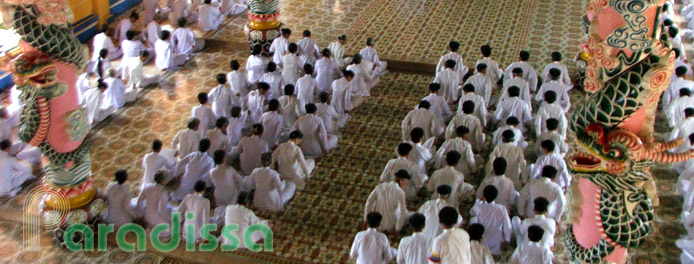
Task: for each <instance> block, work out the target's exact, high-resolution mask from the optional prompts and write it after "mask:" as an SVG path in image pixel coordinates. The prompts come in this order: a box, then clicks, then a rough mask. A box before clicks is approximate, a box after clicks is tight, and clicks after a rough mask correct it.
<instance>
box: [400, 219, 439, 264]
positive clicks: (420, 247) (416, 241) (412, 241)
mask: <svg viewBox="0 0 694 264" xmlns="http://www.w3.org/2000/svg"><path fill="white" fill-rule="evenodd" d="M437 213H438V212H437ZM407 222H408V223H409V224H410V227H412V235H410V236H408V237H403V238H402V239H400V244H399V246H398V254H397V256H398V263H428V261H427V260H428V259H429V243H430V242H431V240H429V238H428V237H425V236H424V235H423V234H422V230H423V229H424V227H425V223H426V217H425V216H424V215H423V214H420V213H415V214H413V215H412V216H410V218H409V219H408V220H407ZM436 225H439V223H436Z"/></svg>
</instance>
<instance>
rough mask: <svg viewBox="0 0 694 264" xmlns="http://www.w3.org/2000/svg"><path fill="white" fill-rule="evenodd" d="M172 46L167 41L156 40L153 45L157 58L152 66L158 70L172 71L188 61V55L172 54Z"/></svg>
mask: <svg viewBox="0 0 694 264" xmlns="http://www.w3.org/2000/svg"><path fill="white" fill-rule="evenodd" d="M174 48H175V47H174V46H173V44H172V43H171V42H169V41H167V40H161V39H158V40H157V41H156V42H155V43H154V50H155V53H156V54H157V57H156V58H155V59H154V65H155V66H157V69H159V70H162V71H163V70H173V69H176V68H177V67H179V66H181V65H183V64H185V63H186V61H188V55H186V54H177V53H175V52H174Z"/></svg>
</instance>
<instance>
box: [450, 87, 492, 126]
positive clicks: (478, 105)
mask: <svg viewBox="0 0 694 264" xmlns="http://www.w3.org/2000/svg"><path fill="white" fill-rule="evenodd" d="M467 101H471V102H473V103H474V105H473V106H474V111H473V112H472V114H473V115H475V116H476V117H477V119H479V120H480V122H482V127H485V126H487V119H488V117H487V103H486V102H484V98H483V97H482V96H480V95H479V94H476V93H475V86H474V85H472V84H469V83H468V84H466V85H463V95H461V96H460V100H459V101H458V111H457V113H463V104H465V102H467Z"/></svg>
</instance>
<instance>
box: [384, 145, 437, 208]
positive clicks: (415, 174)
mask: <svg viewBox="0 0 694 264" xmlns="http://www.w3.org/2000/svg"><path fill="white" fill-rule="evenodd" d="M412 149H413V146H412V145H411V144H409V143H400V145H398V148H397V153H398V157H397V158H395V159H391V160H389V161H388V163H387V164H386V167H385V168H384V169H383V172H382V173H381V177H380V181H381V182H391V181H394V180H395V178H396V177H395V173H397V172H399V171H401V170H404V171H406V172H407V173H408V174H409V175H410V180H409V181H407V182H408V184H407V185H406V186H405V187H403V191H405V198H406V199H407V201H414V200H415V199H416V198H417V192H419V189H420V188H422V187H423V185H424V183H425V182H426V181H427V175H426V174H422V173H421V172H420V171H419V166H418V165H417V163H415V162H414V161H412V160H410V159H409V155H410V153H411V152H412Z"/></svg>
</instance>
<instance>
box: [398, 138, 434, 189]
mask: <svg viewBox="0 0 694 264" xmlns="http://www.w3.org/2000/svg"><path fill="white" fill-rule="evenodd" d="M402 143H407V144H410V145H412V151H410V154H409V155H407V159H409V160H411V161H412V162H414V163H416V164H417V167H419V173H420V174H421V175H423V176H422V181H423V182H424V181H426V179H427V178H426V177H427V176H426V174H427V168H428V167H429V166H431V165H432V163H433V161H434V160H433V155H432V153H433V152H436V149H435V148H436V146H433V143H434V139H430V140H428V141H425V142H424V143H416V144H415V143H414V142H412V141H411V140H405V141H402ZM394 151H395V154H396V155H397V153H398V148H397V147H395V150H394ZM396 172H397V171H396Z"/></svg>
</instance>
